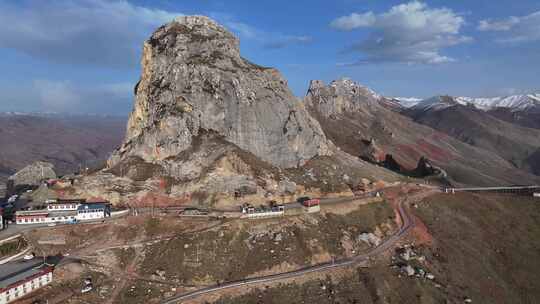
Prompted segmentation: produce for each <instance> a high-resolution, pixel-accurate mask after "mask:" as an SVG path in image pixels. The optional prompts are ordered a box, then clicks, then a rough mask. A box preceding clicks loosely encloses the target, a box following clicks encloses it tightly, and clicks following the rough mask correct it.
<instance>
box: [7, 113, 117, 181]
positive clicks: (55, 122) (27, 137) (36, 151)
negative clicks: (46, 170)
mask: <svg viewBox="0 0 540 304" xmlns="http://www.w3.org/2000/svg"><path fill="white" fill-rule="evenodd" d="M124 131H125V119H124V118H118V117H97V116H79V117H75V116H73V117H62V116H32V115H0V176H3V177H4V178H5V177H6V176H9V175H11V174H13V173H14V172H15V171H17V170H20V169H21V168H22V167H24V166H26V165H28V164H30V163H32V162H34V161H37V160H43V161H48V162H51V163H53V164H54V165H55V166H56V169H57V171H58V173H59V174H64V173H67V172H72V171H74V170H77V169H78V168H79V165H81V164H82V165H87V166H93V165H95V164H97V163H99V162H101V161H103V160H105V159H107V157H108V155H109V153H110V152H112V150H113V149H114V148H115V147H116V146H117V145H119V144H120V142H121V140H122V137H123V135H124Z"/></svg>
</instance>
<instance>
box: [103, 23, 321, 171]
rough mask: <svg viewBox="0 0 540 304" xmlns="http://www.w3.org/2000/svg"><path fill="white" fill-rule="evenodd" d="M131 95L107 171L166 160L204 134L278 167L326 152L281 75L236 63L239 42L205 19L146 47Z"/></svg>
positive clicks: (170, 29) (166, 31)
mask: <svg viewBox="0 0 540 304" xmlns="http://www.w3.org/2000/svg"><path fill="white" fill-rule="evenodd" d="M135 94H136V101H135V106H134V109H133V112H132V114H131V116H130V119H129V123H128V129H127V135H126V138H125V141H124V143H123V145H122V147H121V148H120V149H119V150H117V151H116V152H115V153H114V155H113V156H112V157H111V159H110V161H109V166H110V167H112V166H114V165H116V164H117V163H119V162H121V161H122V160H123V159H126V158H129V157H140V158H142V159H143V160H144V161H146V162H160V161H164V160H166V159H170V158H171V157H175V156H177V155H179V154H180V153H182V152H183V151H186V150H188V149H189V148H190V147H191V146H192V145H193V142H194V140H195V139H196V138H197V137H199V136H200V135H201V133H208V132H210V133H212V134H216V135H218V136H220V137H221V138H223V139H224V140H225V141H227V142H230V143H232V144H234V145H236V146H238V147H239V148H241V149H243V150H246V151H249V152H251V153H253V154H254V155H255V156H257V157H259V158H260V159H262V160H264V161H266V162H269V163H270V164H272V165H275V166H279V167H296V166H299V165H302V164H304V163H305V162H306V161H307V160H309V159H311V158H313V157H315V156H318V155H328V154H329V153H330V152H329V148H328V144H327V140H326V138H325V136H324V133H323V132H322V130H321V128H320V126H319V123H318V122H317V121H316V120H314V119H313V118H311V116H309V115H308V114H307V111H306V110H305V109H304V107H303V104H302V103H301V102H300V101H299V100H297V98H295V97H294V96H293V94H292V93H291V91H290V90H289V88H288V87H287V83H286V81H285V80H284V79H283V77H282V76H281V75H280V73H279V72H278V71H277V70H275V69H272V68H266V67H261V66H258V65H255V64H253V63H251V62H249V61H247V60H245V59H243V58H242V57H241V56H240V51H239V41H238V39H237V38H236V37H235V36H234V35H233V34H231V33H230V32H228V31H227V30H226V29H224V28H223V27H222V26H220V25H218V24H217V23H215V22H214V21H212V20H211V19H209V18H207V17H201V16H189V17H181V18H179V19H177V20H175V21H173V22H171V23H169V24H167V25H165V26H162V27H161V28H159V29H158V30H157V31H156V32H155V33H154V34H153V35H152V36H151V38H150V39H149V40H148V41H146V42H145V44H144V51H143V59H142V76H141V79H140V81H139V83H138V84H137V86H136V88H135Z"/></svg>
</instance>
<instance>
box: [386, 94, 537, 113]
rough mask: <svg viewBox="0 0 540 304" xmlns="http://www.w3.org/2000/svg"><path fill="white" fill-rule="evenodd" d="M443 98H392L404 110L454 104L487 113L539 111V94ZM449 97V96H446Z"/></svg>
mask: <svg viewBox="0 0 540 304" xmlns="http://www.w3.org/2000/svg"><path fill="white" fill-rule="evenodd" d="M442 97H444V96H435V97H431V98H428V99H421V98H414V97H394V98H390V99H394V100H396V101H398V102H399V104H400V105H402V106H403V107H405V108H411V107H414V106H417V105H423V106H429V105H434V104H439V105H446V106H451V105H454V104H456V103H457V104H461V105H472V106H474V107H476V108H478V109H481V110H485V111H489V110H494V109H496V108H509V109H512V110H513V111H525V110H537V111H540V93H535V94H526V95H511V96H504V97H492V98H477V97H459V96H458V97H451V99H452V102H448V101H449V99H444V98H442ZM446 97H450V96H446Z"/></svg>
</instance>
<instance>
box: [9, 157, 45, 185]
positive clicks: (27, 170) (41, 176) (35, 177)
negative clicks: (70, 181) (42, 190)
mask: <svg viewBox="0 0 540 304" xmlns="http://www.w3.org/2000/svg"><path fill="white" fill-rule="evenodd" d="M53 178H56V173H55V172H54V165H53V164H51V163H47V162H39V161H38V162H35V163H33V164H31V165H28V166H26V167H24V168H23V169H21V170H20V171H18V172H17V173H15V174H13V175H12V176H10V177H9V181H8V184H9V185H10V187H17V186H22V185H25V186H39V185H40V184H41V183H42V182H43V181H44V180H47V179H53Z"/></svg>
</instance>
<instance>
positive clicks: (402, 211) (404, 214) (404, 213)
mask: <svg viewBox="0 0 540 304" xmlns="http://www.w3.org/2000/svg"><path fill="white" fill-rule="evenodd" d="M407 200H408V199H407V198H405V199H404V200H400V202H399V203H398V213H399V216H400V217H401V223H402V224H401V227H400V228H399V230H397V231H396V232H394V233H393V234H392V235H391V236H390V237H389V238H387V239H386V240H385V241H384V242H382V243H381V244H380V245H379V246H377V247H375V248H373V249H371V250H369V251H367V252H366V253H364V254H361V255H358V256H355V257H352V258H344V259H341V260H337V261H333V262H327V263H322V264H317V265H313V266H308V267H304V268H300V269H297V270H294V271H290V272H284V273H278V274H273V275H266V276H261V277H255V278H249V279H243V280H238V281H231V282H227V283H224V284H219V285H215V286H211V287H207V288H203V289H199V290H195V291H191V292H187V293H184V294H180V295H177V296H174V297H171V298H169V299H166V300H164V301H163V302H161V304H176V303H180V302H181V301H185V300H190V299H193V298H196V297H198V296H202V295H205V294H210V293H214V292H217V291H221V290H226V289H230V288H235V287H240V286H248V285H255V284H261V283H271V282H275V281H280V280H285V279H290V278H295V277H300V276H303V275H306V274H309V273H314V272H321V271H326V270H329V269H333V268H341V267H345V266H350V265H355V264H358V263H360V262H363V261H366V260H369V259H370V258H371V257H373V256H376V255H379V254H381V253H382V252H384V251H386V250H388V249H389V248H391V247H392V246H394V245H395V243H396V242H397V241H399V240H400V239H401V238H402V237H403V236H404V235H405V234H406V233H407V232H408V231H409V230H410V229H411V228H412V227H413V226H414V218H413V217H412V216H411V214H410V213H409V210H408V209H407V208H406V207H405V204H406V202H407Z"/></svg>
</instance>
